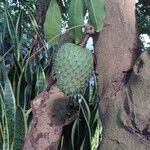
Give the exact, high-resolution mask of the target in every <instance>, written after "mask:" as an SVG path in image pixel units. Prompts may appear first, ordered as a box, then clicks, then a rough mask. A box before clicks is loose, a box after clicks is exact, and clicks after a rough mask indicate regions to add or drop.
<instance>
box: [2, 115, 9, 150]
mask: <svg viewBox="0 0 150 150" xmlns="http://www.w3.org/2000/svg"><path fill="white" fill-rule="evenodd" d="M9 148H10V144H9V131H8V123H7V119H6V116H5V119H4V126H3V150H9Z"/></svg>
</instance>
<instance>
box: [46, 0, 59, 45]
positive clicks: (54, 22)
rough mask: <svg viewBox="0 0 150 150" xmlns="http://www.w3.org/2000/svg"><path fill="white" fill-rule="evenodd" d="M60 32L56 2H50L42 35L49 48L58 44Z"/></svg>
mask: <svg viewBox="0 0 150 150" xmlns="http://www.w3.org/2000/svg"><path fill="white" fill-rule="evenodd" d="M60 32H61V11H60V8H59V5H58V4H57V1H56V0H51V2H50V5H49V8H48V10H47V13H46V18H45V23H44V34H45V36H46V39H47V41H48V45H49V47H51V46H53V45H54V44H56V43H57V42H58V38H59V36H58V34H59V33H60Z"/></svg>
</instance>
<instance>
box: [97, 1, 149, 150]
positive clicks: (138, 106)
mask: <svg viewBox="0 0 150 150" xmlns="http://www.w3.org/2000/svg"><path fill="white" fill-rule="evenodd" d="M106 12H107V16H106V21H105V26H104V28H103V31H102V32H101V33H100V34H96V35H95V39H94V40H95V41H94V43H95V48H96V57H97V74H98V83H99V93H100V95H101V98H102V99H101V102H100V111H101V117H102V118H101V119H102V123H103V137H102V143H101V145H100V149H101V150H134V149H135V150H148V149H150V138H149V137H150V92H149V91H150V56H149V54H148V52H145V53H143V54H142V55H141V57H140V58H139V59H138V60H137V58H138V56H139V54H140V52H139V50H138V47H137V42H138V41H137V32H136V19H135V0H106ZM136 60H137V62H136V64H135V61H136ZM134 64H135V66H134ZM133 66H134V71H132V69H133ZM129 77H130V78H129Z"/></svg>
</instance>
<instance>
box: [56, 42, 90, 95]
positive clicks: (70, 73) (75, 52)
mask: <svg viewBox="0 0 150 150" xmlns="http://www.w3.org/2000/svg"><path fill="white" fill-rule="evenodd" d="M92 70H93V57H92V54H91V52H90V51H89V50H87V49H83V48H82V47H80V46H77V45H75V44H72V43H67V44H65V45H63V46H62V47H61V48H60V49H59V50H58V51H57V53H56V57H55V61H54V71H55V74H56V79H57V83H58V86H59V88H60V90H61V91H62V92H64V94H65V95H74V94H77V93H78V92H82V91H84V90H85V88H86V86H87V83H88V80H89V78H90V76H91V73H92Z"/></svg>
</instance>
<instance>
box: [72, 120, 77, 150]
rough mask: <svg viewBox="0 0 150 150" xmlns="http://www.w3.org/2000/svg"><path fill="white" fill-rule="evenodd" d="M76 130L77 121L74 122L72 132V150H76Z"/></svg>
mask: <svg viewBox="0 0 150 150" xmlns="http://www.w3.org/2000/svg"><path fill="white" fill-rule="evenodd" d="M76 128H77V120H75V121H74V123H73V126H72V130H71V145H72V150H74V148H75V143H74V141H75V133H76Z"/></svg>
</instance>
